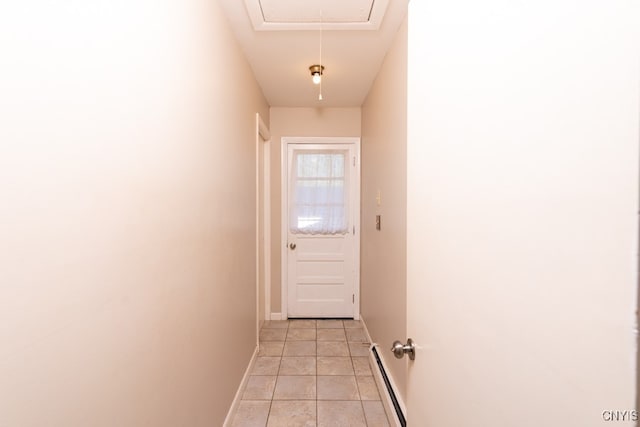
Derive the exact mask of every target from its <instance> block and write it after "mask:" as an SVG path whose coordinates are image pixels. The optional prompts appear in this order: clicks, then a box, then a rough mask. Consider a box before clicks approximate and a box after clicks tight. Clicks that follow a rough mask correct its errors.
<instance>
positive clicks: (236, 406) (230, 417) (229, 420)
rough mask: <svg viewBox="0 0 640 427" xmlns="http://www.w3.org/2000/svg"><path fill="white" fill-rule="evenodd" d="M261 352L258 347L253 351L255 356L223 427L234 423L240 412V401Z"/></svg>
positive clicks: (252, 357) (245, 372)
mask: <svg viewBox="0 0 640 427" xmlns="http://www.w3.org/2000/svg"><path fill="white" fill-rule="evenodd" d="M259 350H260V347H259V346H256V349H255V350H254V351H253V356H251V360H250V361H249V366H247V370H246V371H244V376H243V377H242V381H241V382H240V386H239V387H238V390H237V391H236V395H235V397H234V398H233V402H231V407H229V412H227V417H226V418H225V419H224V424H223V427H227V426H230V425H231V422H232V421H233V417H234V416H235V415H236V411H237V410H238V405H240V401H241V400H242V393H243V392H244V387H245V386H246V385H247V382H248V381H249V375H251V370H252V369H253V365H254V363H256V358H257V357H258V351H259Z"/></svg>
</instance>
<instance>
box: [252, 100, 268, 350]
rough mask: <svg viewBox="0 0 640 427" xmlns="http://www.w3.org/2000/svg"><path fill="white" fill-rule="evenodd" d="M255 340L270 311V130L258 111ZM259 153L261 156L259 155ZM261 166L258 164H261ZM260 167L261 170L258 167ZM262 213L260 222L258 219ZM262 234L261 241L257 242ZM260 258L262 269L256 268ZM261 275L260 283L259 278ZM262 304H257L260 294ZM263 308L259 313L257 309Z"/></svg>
mask: <svg viewBox="0 0 640 427" xmlns="http://www.w3.org/2000/svg"><path fill="white" fill-rule="evenodd" d="M255 132H256V165H255V167H256V342H257V343H258V344H259V341H260V340H259V337H260V328H261V327H262V324H263V323H264V321H265V320H269V319H270V315H271V195H270V179H269V177H270V170H269V162H270V154H271V132H270V131H269V126H267V124H266V123H265V122H264V120H263V119H262V116H260V113H256V130H255ZM261 153H262V156H261V155H260V154H261ZM261 166H262V168H261ZM261 169H262V174H261V173H260V170H261ZM260 217H262V223H261V222H260ZM260 237H262V243H261V242H260V240H261V239H260ZM260 261H262V269H261V268H260V265H261V262H260ZM261 278H262V283H261V280H260V279H261ZM261 293H262V294H263V296H264V306H263V307H260V294H261ZM261 308H262V309H263V310H264V313H263V314H262V316H261V315H260V309H261Z"/></svg>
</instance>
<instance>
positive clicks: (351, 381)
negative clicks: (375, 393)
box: [318, 375, 360, 400]
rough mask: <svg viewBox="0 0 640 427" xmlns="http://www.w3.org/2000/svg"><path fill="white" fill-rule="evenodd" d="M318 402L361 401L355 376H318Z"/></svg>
mask: <svg viewBox="0 0 640 427" xmlns="http://www.w3.org/2000/svg"><path fill="white" fill-rule="evenodd" d="M318 400H360V395H359V394H358V386H357V384H356V377H354V376H353V375H318Z"/></svg>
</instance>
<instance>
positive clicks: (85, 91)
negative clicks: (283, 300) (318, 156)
mask: <svg viewBox="0 0 640 427" xmlns="http://www.w3.org/2000/svg"><path fill="white" fill-rule="evenodd" d="M0 50H1V51H2V52H3V54H2V55H1V56H0V69H2V74H3V78H2V79H0V93H2V96H0V182H1V183H2V184H1V185H0V236H2V237H1V238H0V241H1V243H0V343H2V344H1V345H0V378H1V379H2V380H1V381H0V425H2V426H25V427H26V426H45V425H46V426H65V427H72V426H78V427H80V426H136V427H138V426H168V427H169V426H178V425H183V426H220V425H222V422H223V419H224V417H225V415H226V412H227V410H228V408H229V405H230V403H231V401H232V399H233V397H234V394H235V391H236V389H237V386H238V384H239V382H240V380H241V378H242V375H243V373H244V370H245V368H246V367H247V364H248V362H249V359H250V357H251V354H252V351H253V350H254V348H255V340H256V337H255V322H256V318H255V306H254V304H253V301H255V300H256V294H255V275H256V273H255V268H256V266H255V260H254V254H255V210H254V209H255V207H254V205H255V175H254V162H255V113H256V112H258V111H259V112H260V113H261V114H262V115H263V116H264V117H265V118H268V114H269V111H268V106H267V104H266V102H265V100H264V99H263V97H262V95H261V92H260V90H259V88H258V86H257V85H256V83H255V80H254V77H253V74H252V72H251V70H250V68H249V66H248V65H247V63H246V62H245V60H244V58H243V56H242V54H241V52H240V51H239V49H238V48H237V46H236V44H235V41H234V39H233V38H232V36H231V33H230V31H229V28H228V26H227V23H226V21H225V20H224V19H223V17H222V14H221V12H220V10H219V9H218V6H217V3H216V2H208V1H197V0H185V1H179V2H175V1H174V2H151V1H146V0H129V1H126V2H117V1H116V2H98V1H93V0H91V1H83V2H72V3H64V4H60V3H55V2H48V1H28V0H27V1H23V2H5V3H3V4H2V5H0ZM230 325H233V327H230ZM223 344H224V345H225V346H229V348H232V349H233V350H234V351H233V352H231V353H229V352H227V351H225V350H224V349H223V348H221V345H223ZM225 348H226V347H225Z"/></svg>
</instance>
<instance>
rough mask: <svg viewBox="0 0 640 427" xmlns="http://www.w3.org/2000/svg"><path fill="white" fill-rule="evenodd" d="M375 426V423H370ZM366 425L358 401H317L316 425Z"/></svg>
mask: <svg viewBox="0 0 640 427" xmlns="http://www.w3.org/2000/svg"><path fill="white" fill-rule="evenodd" d="M370 425H371V426H375V424H370ZM335 426H341V427H367V423H366V421H365V418H364V411H363V410H362V404H361V403H360V402H358V401H353V402H349V401H347V402H345V401H333V402H331V401H322V400H319V401H318V427H335Z"/></svg>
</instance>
